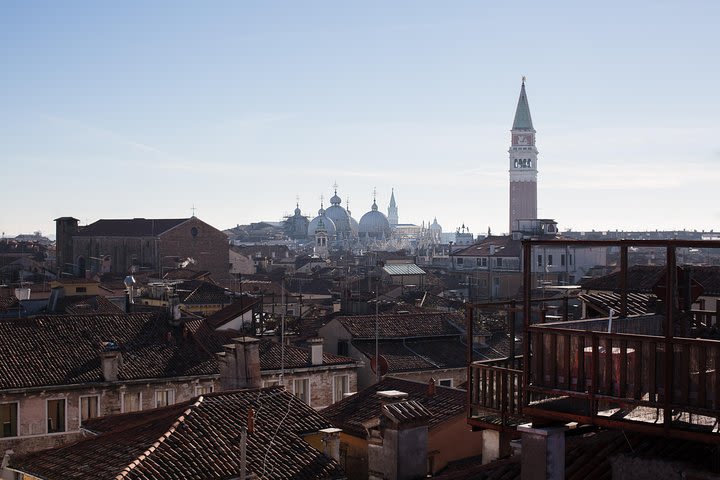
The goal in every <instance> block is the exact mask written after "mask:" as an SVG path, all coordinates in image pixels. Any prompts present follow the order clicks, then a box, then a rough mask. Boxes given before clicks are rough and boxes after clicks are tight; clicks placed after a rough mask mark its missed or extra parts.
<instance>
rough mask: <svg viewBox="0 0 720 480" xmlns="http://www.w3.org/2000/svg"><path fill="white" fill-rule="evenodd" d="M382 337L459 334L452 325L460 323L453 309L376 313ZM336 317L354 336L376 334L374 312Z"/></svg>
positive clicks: (460, 316)
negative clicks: (447, 310)
mask: <svg viewBox="0 0 720 480" xmlns="http://www.w3.org/2000/svg"><path fill="white" fill-rule="evenodd" d="M377 319H378V323H379V330H380V333H379V335H380V337H381V338H412V337H437V336H443V335H444V336H449V335H460V334H461V333H460V331H459V330H458V329H457V328H456V327H455V326H454V325H453V322H457V324H459V325H462V324H463V321H464V319H463V317H462V315H458V314H454V313H403V314H394V315H379V316H378V318H377ZM338 321H339V322H340V323H341V324H342V326H343V327H345V329H346V330H347V331H348V332H349V333H350V335H352V336H353V337H354V338H356V339H361V338H375V315H355V316H350V317H338Z"/></svg>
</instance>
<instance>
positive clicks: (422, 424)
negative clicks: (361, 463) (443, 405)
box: [363, 391, 432, 480]
mask: <svg viewBox="0 0 720 480" xmlns="http://www.w3.org/2000/svg"><path fill="white" fill-rule="evenodd" d="M391 392H393V393H394V394H398V393H399V394H402V393H403V392H396V391H391ZM380 393H387V392H378V395H379V394H380ZM385 398H386V399H389V400H393V399H397V398H398V395H390V396H385ZM431 416H432V414H431V413H430V412H429V411H428V410H427V409H426V408H425V407H424V406H423V405H422V404H421V403H419V402H418V401H416V400H404V401H397V402H393V403H387V404H385V405H382V407H380V417H379V418H378V419H376V420H375V421H374V422H364V423H363V425H365V427H366V428H367V429H368V478H369V479H370V480H412V479H417V478H425V476H426V473H427V442H428V421H429V420H430V417H431Z"/></svg>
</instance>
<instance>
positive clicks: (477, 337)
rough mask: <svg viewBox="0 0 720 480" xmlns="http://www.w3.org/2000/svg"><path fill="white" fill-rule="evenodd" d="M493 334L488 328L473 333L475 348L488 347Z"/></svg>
mask: <svg viewBox="0 0 720 480" xmlns="http://www.w3.org/2000/svg"><path fill="white" fill-rule="evenodd" d="M490 336H491V334H490V332H488V331H487V330H481V331H479V332H476V333H474V334H473V348H481V347H487V345H488V339H489V338H490Z"/></svg>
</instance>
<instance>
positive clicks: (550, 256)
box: [548, 255, 553, 266]
mask: <svg viewBox="0 0 720 480" xmlns="http://www.w3.org/2000/svg"><path fill="white" fill-rule="evenodd" d="M552 264H553V263H552V255H548V266H550V265H552Z"/></svg>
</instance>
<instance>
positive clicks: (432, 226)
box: [428, 217, 442, 232]
mask: <svg viewBox="0 0 720 480" xmlns="http://www.w3.org/2000/svg"><path fill="white" fill-rule="evenodd" d="M428 228H429V229H430V230H437V231H438V232H442V227H441V226H440V224H439V223H437V217H435V219H434V220H433V223H432V224H430V226H429V227H428Z"/></svg>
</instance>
